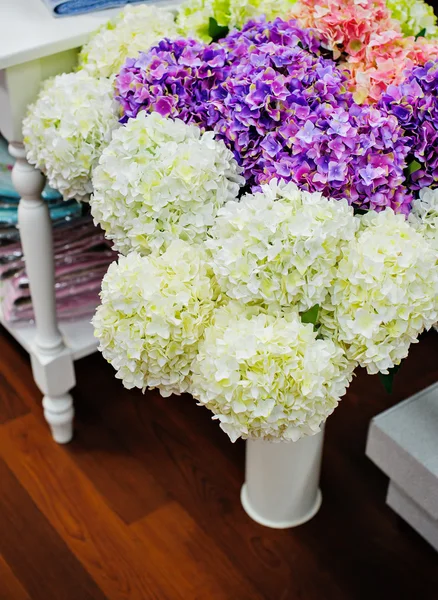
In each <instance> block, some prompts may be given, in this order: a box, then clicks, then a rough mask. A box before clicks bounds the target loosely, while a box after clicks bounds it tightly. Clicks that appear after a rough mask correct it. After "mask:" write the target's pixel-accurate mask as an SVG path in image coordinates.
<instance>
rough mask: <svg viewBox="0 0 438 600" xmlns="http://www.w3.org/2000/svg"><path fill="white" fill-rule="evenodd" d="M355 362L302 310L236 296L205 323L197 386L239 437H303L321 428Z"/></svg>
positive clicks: (197, 393)
mask: <svg viewBox="0 0 438 600" xmlns="http://www.w3.org/2000/svg"><path fill="white" fill-rule="evenodd" d="M354 367H355V365H354V364H353V363H350V362H349V361H348V360H347V359H346V357H345V355H344V353H343V351H342V350H341V348H340V347H339V346H337V345H336V344H335V343H334V342H333V341H332V340H330V339H318V337H317V333H316V331H315V330H314V328H313V325H311V324H304V323H302V322H301V319H300V317H299V314H298V313H297V312H296V311H294V310H288V311H286V312H281V311H279V310H278V309H276V308H275V307H274V306H271V307H269V308H268V309H264V308H262V307H260V306H248V305H243V304H241V303H236V302H234V301H231V302H230V303H229V304H228V305H227V306H225V307H222V308H219V309H217V310H216V311H215V313H214V317H213V321H212V324H211V325H210V326H209V327H207V329H206V330H205V335H204V339H203V340H202V341H201V343H200V344H199V354H198V356H197V358H196V360H195V361H194V363H193V377H192V386H191V389H190V391H191V393H192V394H193V395H194V397H195V398H196V399H197V400H198V401H199V402H200V404H202V405H204V406H206V407H207V408H209V409H210V410H211V411H212V412H213V413H214V415H215V418H217V419H218V420H219V422H220V426H221V428H222V429H223V430H224V431H225V432H226V433H227V434H228V435H229V437H230V438H231V440H232V441H233V442H234V441H235V440H236V439H237V438H239V437H242V438H243V439H248V438H253V439H256V438H261V439H265V440H279V441H296V440H298V439H300V438H301V437H302V436H306V435H313V434H316V433H318V431H320V427H321V424H322V423H323V422H324V421H325V420H326V419H327V417H328V416H329V415H330V414H331V413H332V412H333V410H334V409H335V408H336V406H337V404H338V402H339V399H340V398H341V397H342V396H343V395H344V394H345V392H346V389H347V387H348V385H349V383H350V381H351V378H352V374H353V370H354Z"/></svg>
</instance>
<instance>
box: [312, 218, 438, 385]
mask: <svg viewBox="0 0 438 600" xmlns="http://www.w3.org/2000/svg"><path fill="white" fill-rule="evenodd" d="M361 221H362V226H361V228H360V230H359V231H358V233H357V234H356V239H355V240H354V241H353V242H351V243H350V244H349V246H348V247H347V248H345V249H344V257H343V258H342V260H341V261H340V263H339V267H338V272H337V277H336V281H335V283H334V285H333V288H332V292H331V297H330V300H329V301H328V302H327V303H326V304H325V305H324V307H323V310H322V311H321V313H320V315H319V318H320V321H321V323H322V332H323V333H326V334H327V333H330V334H331V335H333V336H334V337H335V339H337V340H338V341H339V343H341V344H343V345H344V347H345V348H346V353H347V356H348V357H349V358H350V359H351V360H355V361H357V362H358V363H359V364H360V365H361V366H362V367H366V369H367V371H368V373H371V374H374V373H377V372H379V371H380V372H381V373H385V374H386V373H388V369H390V368H392V367H393V366H395V365H398V364H400V362H401V360H402V359H403V358H405V357H406V356H407V354H408V351H409V346H410V344H411V343H414V342H416V341H417V338H418V335H419V334H420V333H421V332H422V331H423V330H424V329H425V328H426V329H429V328H430V327H431V326H432V325H433V324H434V323H435V322H436V321H437V319H438V305H437V298H438V267H437V262H436V253H435V252H433V250H432V247H431V245H430V244H429V243H428V241H427V239H425V238H424V237H423V236H422V235H421V234H420V233H418V232H417V231H415V229H414V228H413V227H411V226H410V225H409V223H408V222H407V221H406V220H405V218H404V216H403V215H396V214H394V212H393V211H392V210H391V209H389V208H388V209H386V210H385V211H382V212H380V213H375V212H373V211H371V212H369V213H367V214H366V215H364V216H363V217H362V218H361Z"/></svg>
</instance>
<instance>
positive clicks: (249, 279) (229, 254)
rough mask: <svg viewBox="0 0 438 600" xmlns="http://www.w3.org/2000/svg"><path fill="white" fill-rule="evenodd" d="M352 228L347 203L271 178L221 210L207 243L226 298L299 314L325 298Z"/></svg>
mask: <svg viewBox="0 0 438 600" xmlns="http://www.w3.org/2000/svg"><path fill="white" fill-rule="evenodd" d="M357 223H358V220H357V219H356V218H355V217H354V214H353V209H352V207H351V206H349V205H348V202H347V201H346V200H328V199H327V198H325V197H323V196H322V195H321V194H320V193H310V192H305V191H302V190H300V189H299V188H298V187H297V186H296V185H295V184H294V183H287V184H286V183H284V182H283V181H280V183H279V182H277V181H276V180H272V181H271V182H270V183H269V184H266V185H264V186H262V191H261V192H257V193H255V194H247V195H245V196H244V197H243V198H242V199H241V201H240V202H236V201H234V202H228V203H227V204H226V205H225V206H224V207H223V208H221V209H220V211H219V212H218V217H217V219H216V223H215V225H214V227H213V228H212V229H211V231H210V235H211V239H210V240H208V241H207V246H208V247H209V249H210V250H211V252H212V266H213V269H214V271H215V274H216V277H217V279H218V281H219V284H220V285H221V287H222V289H223V291H224V292H226V293H227V295H228V296H229V297H230V298H233V299H235V300H240V301H242V302H245V303H250V302H263V303H268V304H269V303H272V302H277V303H279V304H281V305H282V306H289V305H291V304H293V305H296V306H297V307H298V309H299V310H300V311H305V310H308V309H309V308H311V307H312V306H314V305H315V304H319V303H321V302H322V301H323V300H324V298H325V296H326V294H327V289H328V288H329V287H330V286H331V284H332V282H333V280H334V277H335V276H336V266H337V263H338V260H339V259H340V257H341V253H342V248H343V247H344V245H345V244H346V243H348V241H349V240H351V239H353V238H354V235H355V230H356V228H357Z"/></svg>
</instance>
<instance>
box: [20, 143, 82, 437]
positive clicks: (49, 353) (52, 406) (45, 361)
mask: <svg viewBox="0 0 438 600" xmlns="http://www.w3.org/2000/svg"><path fill="white" fill-rule="evenodd" d="M9 152H10V153H11V155H12V156H13V157H14V158H15V159H16V162H15V165H14V168H13V170H12V181H13V183H14V186H15V188H16V190H17V191H18V193H19V194H20V198H21V200H20V204H19V208H18V223H19V228H20V236H21V244H22V246H23V253H24V259H25V263H26V271H27V275H28V277H29V285H30V293H31V297H32V304H33V309H34V313H35V324H36V333H35V339H34V344H33V348H32V351H31V362H32V370H33V375H34V378H35V381H36V383H37V385H38V387H39V388H40V390H41V391H42V393H43V395H44V398H43V407H44V416H45V418H46V420H47V422H48V423H49V425H50V428H51V430H52V434H53V438H54V440H55V441H56V442H58V443H60V444H64V443H67V442H69V441H70V440H71V438H72V435H73V415H74V411H73V399H72V397H71V395H70V394H69V390H71V389H72V388H73V387H74V385H75V374H74V366H73V359H72V356H71V353H70V351H69V350H68V348H66V346H65V344H64V341H63V338H62V335H61V332H60V330H59V327H58V323H57V318H56V304H55V272H54V271H55V268H54V260H53V243H52V226H51V221H50V215H49V210H48V206H47V203H46V202H45V201H44V200H43V199H42V197H41V192H42V190H43V188H44V183H45V179H44V176H43V175H42V174H41V173H40V171H38V170H37V169H35V168H34V167H33V166H32V165H30V164H29V163H28V162H27V160H26V152H25V149H24V146H23V144H21V143H11V144H10V145H9Z"/></svg>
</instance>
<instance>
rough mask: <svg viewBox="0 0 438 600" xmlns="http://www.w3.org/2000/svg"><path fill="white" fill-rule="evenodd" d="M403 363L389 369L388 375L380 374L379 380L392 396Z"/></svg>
mask: <svg viewBox="0 0 438 600" xmlns="http://www.w3.org/2000/svg"><path fill="white" fill-rule="evenodd" d="M401 366H402V363H400V364H399V365H395V367H392V369H389V373H388V375H385V374H384V373H379V379H380V381H381V382H382V385H383V387H384V388H385V390H386V392H387V393H388V394H392V388H393V387H394V377H395V376H396V374H397V373H398V371H400V369H401Z"/></svg>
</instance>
